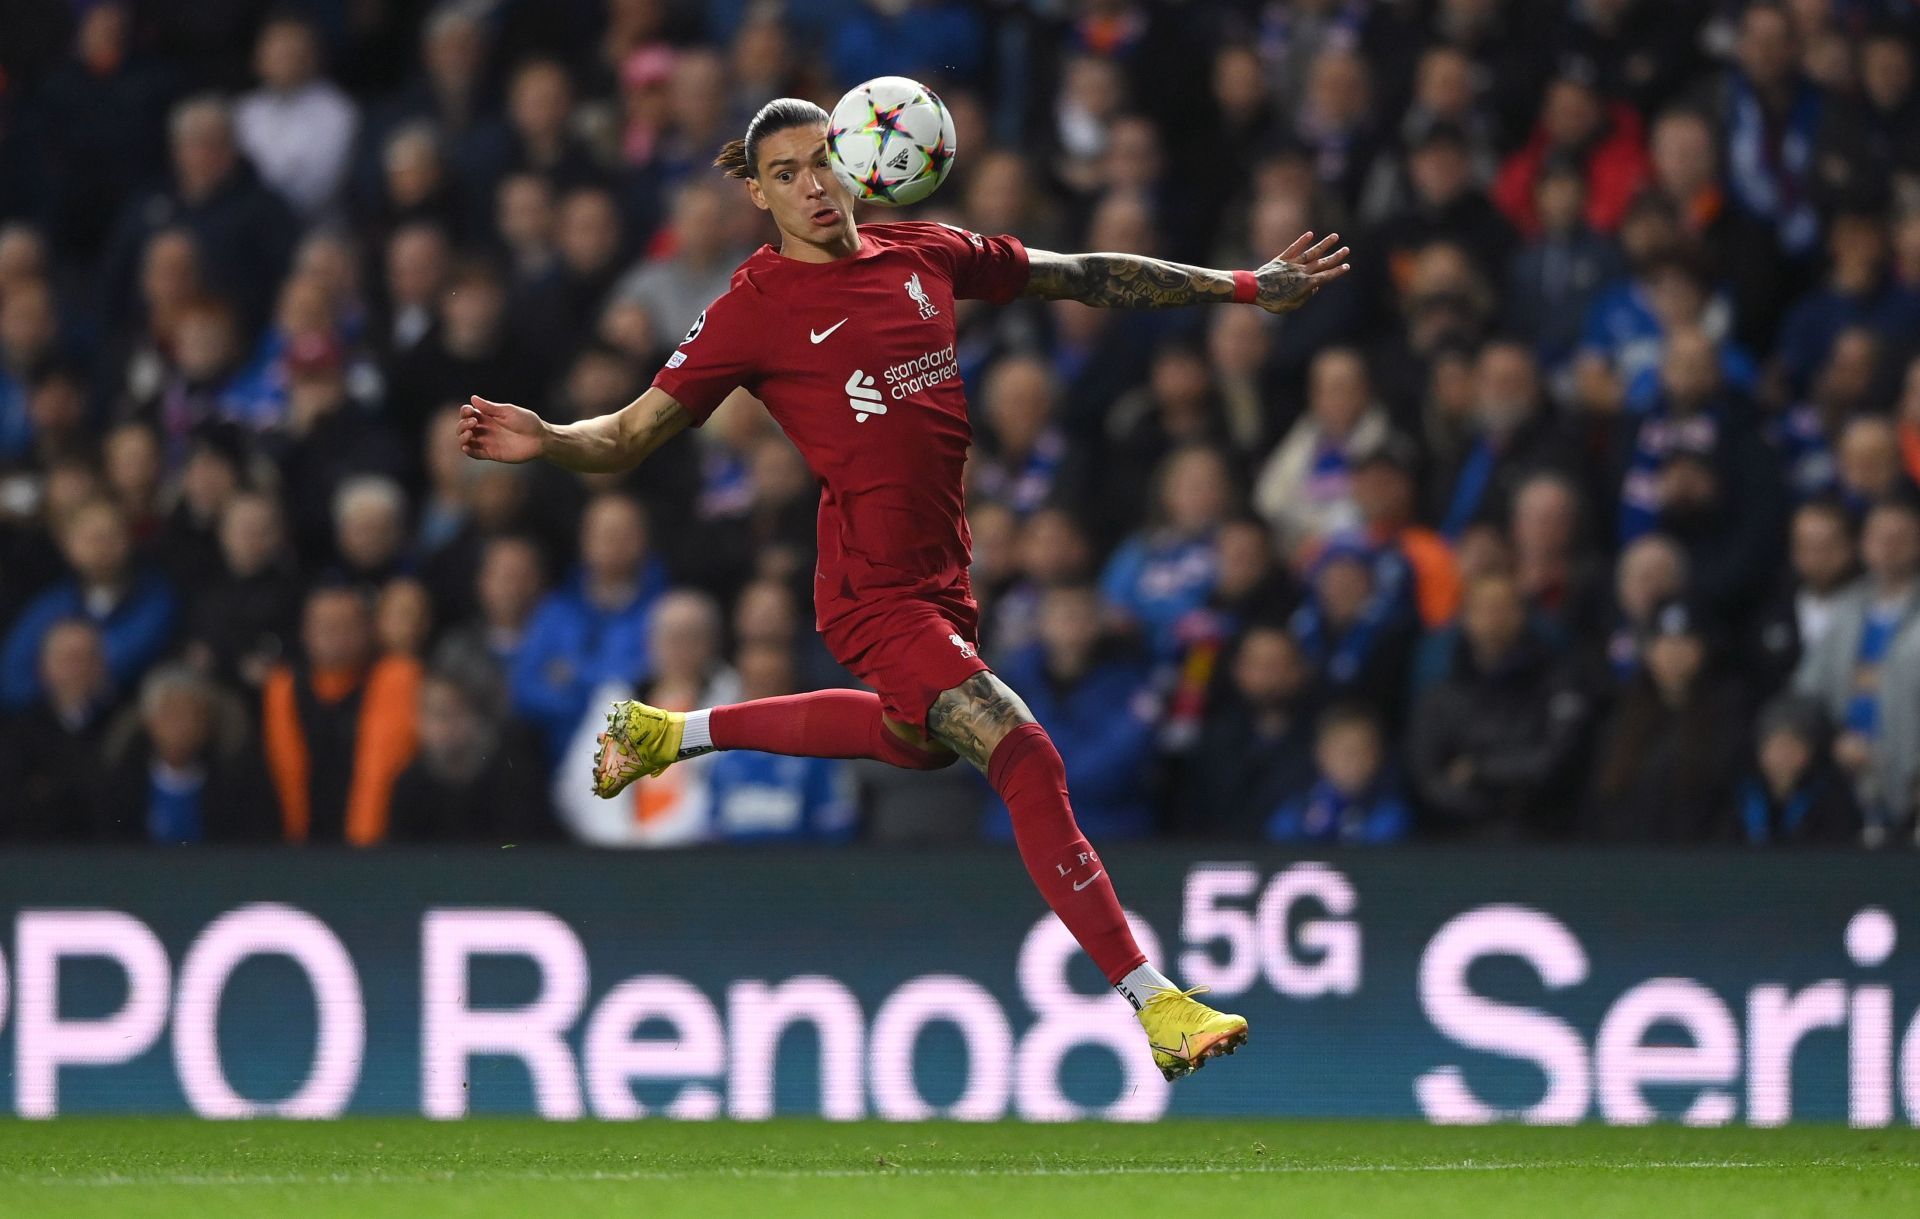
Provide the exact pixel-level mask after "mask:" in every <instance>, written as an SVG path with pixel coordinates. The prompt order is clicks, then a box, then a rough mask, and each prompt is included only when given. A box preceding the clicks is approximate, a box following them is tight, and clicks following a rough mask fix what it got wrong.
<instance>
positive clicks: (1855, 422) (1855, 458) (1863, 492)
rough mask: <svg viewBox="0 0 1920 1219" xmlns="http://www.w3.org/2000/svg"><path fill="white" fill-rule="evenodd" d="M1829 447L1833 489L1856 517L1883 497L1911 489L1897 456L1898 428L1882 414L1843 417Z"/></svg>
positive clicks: (1861, 516) (1862, 516)
mask: <svg viewBox="0 0 1920 1219" xmlns="http://www.w3.org/2000/svg"><path fill="white" fill-rule="evenodd" d="M1833 448H1834V470H1835V474H1836V476H1837V480H1836V481H1837V486H1836V488H1835V489H1836V490H1837V491H1838V492H1839V495H1840V498H1841V500H1842V502H1844V503H1845V504H1846V505H1847V507H1848V508H1849V509H1850V510H1851V511H1852V512H1853V513H1854V515H1855V517H1856V518H1864V517H1865V516H1866V514H1867V512H1868V511H1869V510H1870V509H1871V508H1872V507H1873V505H1875V504H1877V503H1879V502H1880V501H1882V500H1884V499H1887V498H1890V497H1892V496H1896V495H1902V494H1907V493H1910V492H1911V491H1912V489H1913V481H1912V479H1911V478H1910V477H1909V476H1908V474H1907V472H1906V469H1905V465H1904V463H1903V461H1902V459H1901V451H1900V431H1899V428H1898V427H1897V426H1896V425H1895V424H1894V422H1893V421H1892V420H1891V419H1889V418H1887V417H1886V416H1884V415H1860V416H1857V417H1855V418H1853V419H1849V420H1847V422H1846V423H1845V425H1843V426H1842V427H1841V429H1840V436H1839V439H1838V440H1837V441H1836V442H1835V443H1834V446H1833Z"/></svg>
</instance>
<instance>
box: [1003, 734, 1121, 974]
mask: <svg viewBox="0 0 1920 1219" xmlns="http://www.w3.org/2000/svg"><path fill="white" fill-rule="evenodd" d="M987 782H988V783H990V784H992V785H993V790H994V791H996V792H999V793H1000V798H1001V799H1002V800H1005V801H1006V802H1007V810H1008V811H1009V812H1010V813H1012V814H1013V840H1014V842H1015V843H1016V844H1018V845H1019V847H1020V859H1021V861H1022V862H1023V863H1025V864H1026V865H1027V874H1028V875H1029V876H1031V877H1033V883H1034V884H1035V885H1036V886H1038V888H1039V890H1040V895H1041V896H1042V897H1044V898H1046V899H1047V905H1049V906H1051V907H1053V912H1054V914H1056V915H1057V916H1059V919H1060V921H1061V922H1063V923H1065V924H1066V925H1067V930H1068V931H1071V932H1072V933H1073V938H1074V939H1076V940H1078V941H1079V942H1080V947H1082V948H1084V949H1086V952H1087V955H1088V956H1090V957H1092V958H1093V963H1094V964H1095V965H1097V966H1099V967H1100V972H1101V973H1103V974H1105V975H1106V976H1107V981H1108V982H1111V983H1117V982H1119V981H1120V979H1122V978H1124V977H1126V976H1127V974H1128V972H1129V971H1131V970H1132V969H1133V968H1134V967H1135V966H1137V965H1142V964H1145V963H1146V959H1147V954H1146V953H1144V952H1141V951H1140V946H1139V945H1138V944H1135V943H1134V942H1133V932H1132V930H1131V929H1129V928H1128V927H1127V920H1126V916H1125V915H1123V914H1122V913H1121V912H1120V899H1119V898H1118V897H1116V896H1114V892H1113V882H1112V881H1111V880H1109V879H1108V878H1107V870H1106V865H1105V864H1103V863H1101V862H1100V856H1099V855H1097V854H1095V853H1094V849H1093V848H1092V847H1091V846H1089V845H1088V844H1087V840H1086V839H1085V838H1083V837H1082V836H1081V834H1080V827H1079V826H1078V825H1076V824H1075V823H1074V820H1073V806H1072V805H1071V804H1070V803H1068V800H1067V771H1066V767H1065V766H1063V765H1062V764H1061V762H1060V751H1059V750H1057V749H1055V748H1054V747H1053V741H1052V740H1050V739H1049V738H1048V736H1047V731H1046V729H1044V728H1042V727H1041V726H1040V725H1038V724H1022V725H1020V727H1018V728H1015V729H1014V730H1013V731H1012V732H1009V733H1008V734H1007V735H1006V738H1005V739H1004V740H1002V741H1001V742H1000V744H999V745H997V746H995V747H994V751H993V756H992V757H990V758H988V759H987Z"/></svg>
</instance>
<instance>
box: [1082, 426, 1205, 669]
mask: <svg viewBox="0 0 1920 1219" xmlns="http://www.w3.org/2000/svg"><path fill="white" fill-rule="evenodd" d="M1157 484H1158V485H1157V487H1156V491H1157V494H1155V496H1154V511H1153V514H1152V523H1151V524H1149V525H1148V526H1147V528H1145V529H1143V530H1142V531H1140V532H1139V533H1136V534H1134V535H1133V536H1132V537H1131V538H1129V539H1128V540H1127V541H1125V542H1123V543H1121V545H1120V547H1119V549H1118V550H1116V551H1115V552H1114V554H1113V557H1112V558H1111V559H1109V560H1108V562H1107V566H1106V569H1105V570H1104V571H1103V572H1102V573H1101V575H1100V591H1101V594H1102V595H1103V596H1104V597H1105V599H1106V602H1107V606H1108V608H1109V610H1111V611H1113V612H1115V613H1116V614H1118V615H1119V617H1120V618H1121V620H1122V621H1123V622H1124V623H1126V624H1128V625H1130V626H1131V627H1132V628H1133V629H1135V630H1137V631H1138V632H1139V633H1140V636H1141V638H1142V639H1144V640H1145V641H1146V643H1147V646H1148V649H1149V651H1150V652H1151V653H1152V654H1153V655H1154V656H1156V657H1159V658H1162V659H1166V658H1171V657H1172V656H1174V655H1176V654H1177V653H1178V651H1179V638H1178V636H1177V634H1176V633H1175V627H1176V626H1177V624H1178V623H1179V621H1180V619H1181V618H1182V617H1183V616H1184V615H1185V614H1186V613H1187V612H1188V611H1189V610H1191V609H1193V608H1194V607H1195V606H1197V605H1199V604H1201V603H1202V602H1203V601H1205V600H1206V597H1207V594H1208V592H1209V591H1211V589H1212V587H1213V582H1214V577H1215V574H1216V573H1215V571H1214V564H1213V534H1214V531H1215V530H1216V529H1218V528H1219V527H1220V523H1221V522H1222V521H1223V520H1225V519H1226V515H1227V512H1228V509H1229V508H1230V506H1231V497H1232V494H1233V492H1232V486H1231V482H1230V480H1229V478H1228V474H1227V464H1226V460H1225V459H1224V458H1223V457H1222V456H1221V455H1220V454H1219V452H1217V451H1216V450H1214V449H1210V448H1205V447H1192V448H1185V449H1180V450H1177V451H1176V452H1174V453H1173V454H1171V455H1170V456H1168V458H1167V459H1166V461H1165V462H1163V463H1162V464H1161V466H1160V469H1159V471H1158V479H1157Z"/></svg>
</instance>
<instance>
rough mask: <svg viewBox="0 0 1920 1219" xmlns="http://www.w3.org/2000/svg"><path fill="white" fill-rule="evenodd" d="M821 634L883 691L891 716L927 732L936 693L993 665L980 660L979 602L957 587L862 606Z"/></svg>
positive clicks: (831, 647) (840, 656) (856, 670)
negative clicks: (928, 712)
mask: <svg viewBox="0 0 1920 1219" xmlns="http://www.w3.org/2000/svg"><path fill="white" fill-rule="evenodd" d="M820 637H821V638H822V639H823V640H825V641H826V645H827V651H829V652H831V653H833V658H834V659H835V660H837V661H839V662H840V663H841V664H843V665H845V666H846V667H847V671H848V672H849V673H852V674H853V675H854V676H855V677H857V678H859V679H860V680H861V681H862V682H864V683H865V684H867V685H869V686H871V687H873V689H874V691H875V692H876V693H878V694H879V695H880V706H881V709H882V710H884V711H885V712H886V714H887V718H889V719H892V720H897V721H899V722H900V723H903V724H912V725H913V726H914V727H915V728H919V729H921V730H923V731H924V730H925V729H926V726H927V709H928V708H929V707H931V706H933V700H934V699H936V698H938V697H940V696H941V695H942V694H944V693H946V692H947V691H948V690H951V689H953V688H954V687H955V686H957V685H959V684H961V683H962V682H964V681H966V680H967V679H968V678H969V677H972V676H973V675H974V674H975V673H982V672H985V671H986V669H987V667H988V666H987V662H986V661H984V660H981V659H980V607H979V606H978V605H976V604H975V603H974V600H973V598H972V597H969V596H966V595H964V594H962V593H960V592H958V591H955V592H951V593H936V594H933V595H930V596H921V597H912V598H907V597H902V598H898V599H892V600H887V601H880V602H875V603H874V604H872V605H871V606H862V607H860V608H859V609H858V610H855V611H854V612H853V613H850V614H846V615H844V616H842V617H841V618H839V619H838V620H837V621H835V622H833V623H832V624H831V625H829V626H828V627H827V628H826V629H825V630H823V631H821V632H820Z"/></svg>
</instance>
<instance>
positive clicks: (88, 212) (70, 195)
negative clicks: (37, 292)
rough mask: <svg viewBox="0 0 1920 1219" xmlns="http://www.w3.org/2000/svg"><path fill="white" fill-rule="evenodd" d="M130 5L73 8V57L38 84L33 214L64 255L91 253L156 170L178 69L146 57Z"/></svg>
mask: <svg viewBox="0 0 1920 1219" xmlns="http://www.w3.org/2000/svg"><path fill="white" fill-rule="evenodd" d="M133 8H134V6H133V5H132V4H129V3H125V2H123V0H109V2H108V3H102V4H95V5H92V6H90V7H88V8H87V9H85V10H84V11H82V12H81V13H79V14H78V20H77V21H76V22H75V23H74V39H73V55H72V58H70V59H69V60H67V61H66V62H65V63H63V64H61V65H60V66H59V67H57V68H55V69H54V70H53V71H52V72H51V73H50V74H49V75H48V76H47V78H46V79H45V81H43V82H42V84H41V86H40V96H39V97H38V99H37V109H38V110H39V112H40V124H39V125H40V140H41V145H40V147H41V155H42V157H44V159H45V167H44V170H43V171H42V172H43V173H44V175H45V177H44V185H45V190H46V197H45V200H44V204H43V208H42V212H43V214H44V215H45V216H46V217H47V220H48V224H49V231H48V236H49V237H50V238H51V239H52V242H53V245H54V247H55V248H56V249H57V250H59V251H60V252H61V253H62V254H63V255H66V256H69V257H72V256H79V257H91V256H92V254H93V252H94V251H95V250H97V249H98V248H99V246H100V243H101V242H102V241H104V240H105V239H106V237H107V234H108V232H109V231H110V230H111V229H112V227H113V222H114V218H115V216H116V215H117V214H118V213H119V210H120V207H121V206H122V205H123V204H124V203H125V202H126V200H127V197H128V196H129V195H131V194H132V193H133V192H134V191H135V190H138V189H139V188H141V187H143V186H145V185H146V184H147V182H148V181H149V180H150V179H152V178H154V177H157V176H158V175H159V174H160V173H161V171H162V169H163V168H164V166H165V162H166V158H165V153H164V150H165V148H166V113H167V104H168V102H169V101H170V100H171V99H172V97H173V95H174V93H175V91H176V90H177V89H178V88H179V84H180V80H179V73H178V72H177V71H176V70H175V68H174V65H171V64H169V63H167V62H166V61H165V60H164V59H160V58H156V57H155V56H153V55H151V54H148V53H146V48H144V47H143V46H142V45H141V40H140V39H138V38H137V37H135V31H134V12H133Z"/></svg>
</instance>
